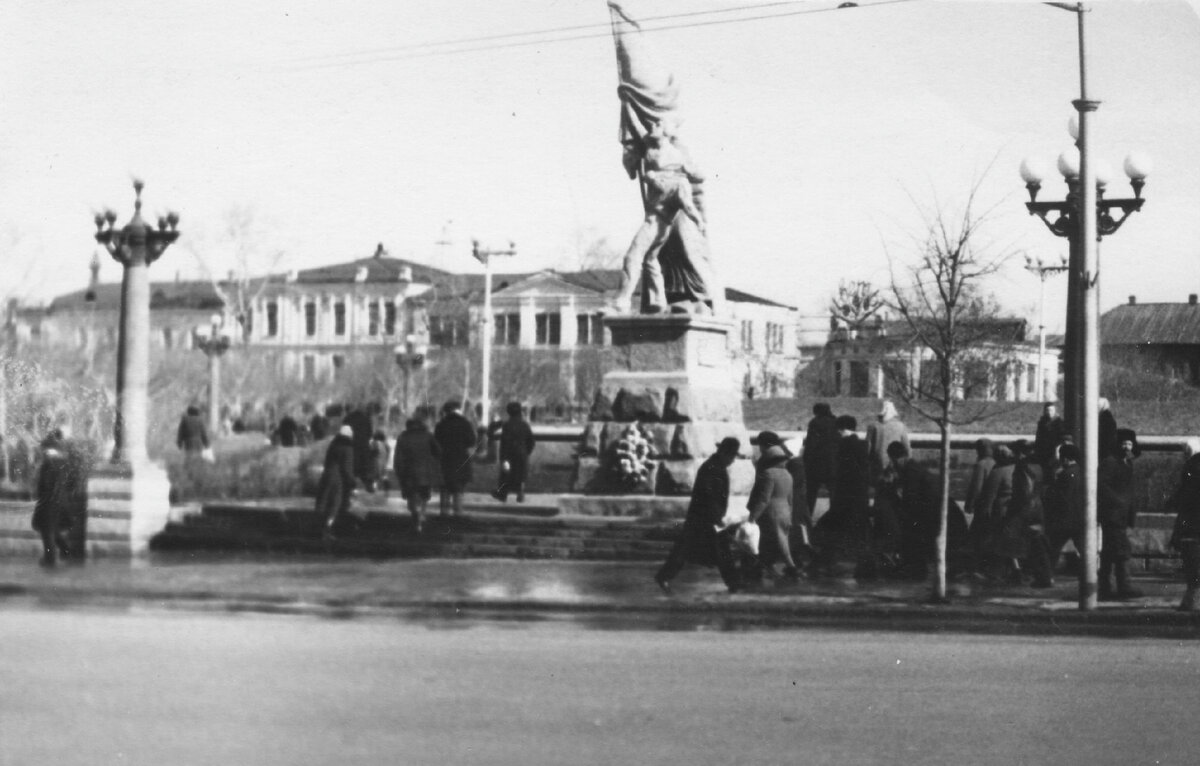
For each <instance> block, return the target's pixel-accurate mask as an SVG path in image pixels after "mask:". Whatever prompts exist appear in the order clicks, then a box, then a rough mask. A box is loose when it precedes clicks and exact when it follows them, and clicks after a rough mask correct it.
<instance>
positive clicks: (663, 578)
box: [654, 436, 742, 593]
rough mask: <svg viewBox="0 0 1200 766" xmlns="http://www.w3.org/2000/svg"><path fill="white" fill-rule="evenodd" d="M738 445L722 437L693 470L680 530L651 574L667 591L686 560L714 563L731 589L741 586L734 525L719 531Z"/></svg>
mask: <svg viewBox="0 0 1200 766" xmlns="http://www.w3.org/2000/svg"><path fill="white" fill-rule="evenodd" d="M741 447H742V443H741V442H740V441H738V440H737V439H735V438H734V437H732V436H728V437H726V438H724V439H722V440H721V443H720V444H718V445H717V451H716V452H715V453H714V454H713V455H712V456H711V457H709V458H708V459H707V460H705V461H704V462H703V463H702V464H701V465H700V470H698V471H697V472H696V481H695V483H694V484H693V485H692V500H691V502H690V503H689V504H688V510H687V517H686V518H685V519H684V521H683V531H682V533H681V534H680V535H679V539H678V540H676V541H675V545H674V546H673V547H672V548H671V552H670V553H669V554H667V560H666V561H665V562H663V565H662V567H660V568H659V570H658V572H657V573H656V574H655V575H654V581H655V582H656V583H658V587H660V588H662V589H663V590H664V591H666V592H668V593H669V592H670V590H671V580H672V579H674V578H675V576H676V575H677V574H679V572H680V571H681V570H682V569H683V566H684V564H687V563H692V564H699V565H700V566H704V567H713V566H715V567H716V568H717V571H719V572H720V573H721V579H722V580H724V581H725V586H726V587H727V588H729V592H730V593H733V592H735V591H737V590H738V589H740V588H741V584H742V583H741V573H740V571H739V569H738V565H737V559H736V557H735V555H734V552H733V533H734V530H735V529H736V526H730V527H727V528H724V529H720V530H719V531H718V528H719V527H720V526H721V525H722V519H724V518H725V512H726V511H727V510H728V508H729V466H731V465H733V461H734V460H735V459H737V456H738V451H739V450H740V449H741Z"/></svg>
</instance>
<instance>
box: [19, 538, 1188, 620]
mask: <svg viewBox="0 0 1200 766" xmlns="http://www.w3.org/2000/svg"><path fill="white" fill-rule="evenodd" d="M655 568H656V567H655V566H654V565H652V564H651V565H647V564H645V563H612V562H582V561H578V562H577V561H545V560H536V561H535V560H511V559H450V560H444V559H425V560H412V559H403V560H402V559H382V560H370V559H348V558H335V557H325V556H278V555H276V556H263V555H248V554H240V555H214V554H193V553H159V554H152V555H150V556H149V557H147V558H144V559H135V560H133V561H128V560H120V559H95V560H92V561H89V562H88V563H86V564H84V565H81V566H69V565H60V566H59V567H58V568H56V569H53V570H45V569H42V568H40V567H38V566H37V564H36V562H35V561H34V560H32V559H29V560H24V559H20V558H16V557H8V558H5V559H2V560H0V608H3V607H5V606H10V607H24V606H30V605H43V606H51V607H63V606H67V607H69V606H83V605H88V606H97V607H107V608H115V609H128V608H131V607H138V608H143V609H145V608H150V609H165V610H181V609H182V610H202V611H208V612H214V611H217V612H263V613H277V614H311V615H319V616H326V617H338V618H352V617H362V618H369V617H385V618H399V619H410V620H418V621H422V620H428V619H432V618H436V619H449V620H454V619H463V620H479V619H486V620H493V621H526V622H535V621H573V622H576V623H580V624H587V625H591V626H595V627H603V628H611V629H622V628H628V629H645V628H653V629H664V630H689V629H691V630H695V629H729V630H741V629H756V628H762V629H769V628H794V627H819V628H834V629H857V630H909V631H913V630H915V631H926V632H939V631H958V632H985V633H1023V634H1041V635H1096V636H1145V637H1161V638H1188V639H1194V638H1198V637H1200V614H1197V613H1181V612H1177V611H1175V609H1174V607H1175V605H1176V604H1177V603H1178V602H1179V599H1180V597H1181V595H1182V591H1183V586H1182V584H1181V583H1180V582H1178V581H1176V580H1174V579H1171V578H1148V577H1147V578H1139V579H1138V580H1136V581H1135V584H1136V585H1137V586H1138V587H1139V588H1140V589H1142V590H1143V591H1144V593H1145V594H1146V596H1145V597H1144V598H1141V599H1137V600H1134V601H1126V602H1111V603H1109V602H1102V603H1101V604H1100V606H1099V608H1098V609H1096V610H1095V611H1091V612H1082V611H1080V610H1079V609H1078V603H1077V595H1076V593H1077V584H1076V582H1075V581H1073V580H1071V579H1068V578H1063V577H1060V578H1058V580H1057V585H1056V586H1055V587H1054V588H1052V589H1049V590H1033V589H1030V588H1028V587H1025V586H1019V585H1003V586H1001V585H990V584H982V583H978V582H975V581H972V580H966V581H961V582H953V583H951V585H950V596H951V603H949V604H946V605H934V604H930V603H928V601H929V598H928V597H929V594H930V587H929V584H928V583H920V582H918V583H912V582H890V581H874V582H868V583H858V582H856V581H855V580H854V579H853V578H851V577H848V576H847V577H844V578H840V579H834V580H823V581H819V582H809V581H802V582H800V583H795V584H783V583H780V584H778V585H776V584H767V585H766V586H764V587H763V588H762V589H760V590H755V591H748V592H743V593H737V594H728V593H727V592H726V591H725V588H724V586H723V585H722V584H721V582H720V579H719V578H718V576H717V574H716V572H715V570H707V569H703V568H696V567H689V568H688V569H685V570H684V573H683V574H682V575H681V576H680V577H679V578H678V579H677V580H676V581H675V583H674V587H673V592H672V593H671V594H664V593H662V592H661V591H659V589H658V588H657V587H656V586H655V584H654V582H653V579H652V575H653V573H654V570H655Z"/></svg>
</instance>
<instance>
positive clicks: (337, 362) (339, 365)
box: [333, 354, 346, 380]
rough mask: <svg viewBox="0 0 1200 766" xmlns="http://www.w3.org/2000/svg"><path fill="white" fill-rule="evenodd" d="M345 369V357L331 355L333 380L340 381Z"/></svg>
mask: <svg viewBox="0 0 1200 766" xmlns="http://www.w3.org/2000/svg"><path fill="white" fill-rule="evenodd" d="M345 369H346V357H344V356H342V355H341V354H334V355H333V379H334V380H341V378H342V372H343V371H344V370H345Z"/></svg>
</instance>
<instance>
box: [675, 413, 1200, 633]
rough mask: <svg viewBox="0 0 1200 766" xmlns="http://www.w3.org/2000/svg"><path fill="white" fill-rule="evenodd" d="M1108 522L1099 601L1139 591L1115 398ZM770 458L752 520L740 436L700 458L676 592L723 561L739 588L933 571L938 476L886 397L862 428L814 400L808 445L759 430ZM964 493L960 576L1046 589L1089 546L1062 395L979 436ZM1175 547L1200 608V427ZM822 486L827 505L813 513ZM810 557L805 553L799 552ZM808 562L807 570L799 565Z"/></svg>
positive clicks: (1132, 440)
mask: <svg viewBox="0 0 1200 766" xmlns="http://www.w3.org/2000/svg"><path fill="white" fill-rule="evenodd" d="M1100 413H1101V414H1100V418H1101V422H1100V424H1099V433H1100V434H1101V443H1100V446H1099V448H1098V449H1099V452H1100V455H1099V457H1100V462H1099V472H1098V479H1097V483H1098V523H1099V527H1100V529H1099V531H1100V539H1101V541H1102V543H1101V548H1100V557H1099V558H1100V569H1099V573H1098V575H1099V576H1098V585H1099V594H1098V595H1099V598H1100V599H1101V600H1126V599H1136V598H1139V597H1140V596H1141V595H1142V594H1141V593H1140V592H1138V591H1137V590H1136V589H1135V588H1133V586H1132V585H1131V582H1130V573H1129V560H1130V556H1131V548H1130V541H1129V537H1128V530H1129V529H1130V528H1132V527H1133V525H1134V522H1135V505H1136V504H1135V499H1136V497H1137V494H1138V487H1137V478H1136V474H1135V472H1134V470H1133V462H1134V460H1136V458H1137V457H1138V455H1140V448H1139V446H1138V441H1137V434H1136V433H1135V432H1134V431H1133V430H1132V429H1128V428H1119V427H1117V424H1116V419H1115V417H1114V416H1113V413H1112V411H1111V409H1110V408H1109V406H1108V403H1107V402H1102V403H1101V407H1100ZM756 442H757V446H758V450H759V458H758V461H757V463H756V471H755V483H754V487H753V489H752V490H751V493H750V498H749V501H748V503H747V508H746V511H747V514H746V516H745V518H742V517H740V516H739V515H738V514H737V513H736V509H735V511H734V512H732V515H731V511H730V509H729V507H728V505H729V497H730V491H729V476H728V469H729V467H730V466H731V465H732V464H733V462H734V461H735V460H736V459H737V457H738V455H739V452H740V450H741V447H742V445H741V444H740V442H738V440H737V439H733V438H730V439H726V440H724V441H722V442H721V443H720V445H718V449H717V452H716V454H714V455H713V456H712V457H710V458H709V459H708V460H707V461H705V463H704V464H703V466H702V467H701V469H700V472H699V474H698V475H697V478H696V482H695V485H694V489H693V493H692V500H691V503H690V505H689V508H688V512H687V517H686V520H685V522H684V525H683V530H682V533H681V535H680V538H679V540H678V541H677V543H676V544H675V546H674V547H673V548H672V550H671V552H670V554H669V555H668V557H667V560H666V562H665V563H664V564H663V566H662V567H661V568H660V569H659V570H658V572H657V573H656V574H655V581H656V582H657V583H658V585H659V586H660V587H661V588H663V589H664V590H670V587H671V586H670V583H671V580H672V579H674V577H675V576H676V575H677V574H678V573H679V571H680V570H681V569H682V568H683V566H684V565H685V564H686V563H688V562H692V563H697V564H700V565H703V566H716V567H717V568H718V569H719V570H720V574H721V577H722V579H723V580H724V582H725V584H726V585H727V587H728V588H729V590H730V591H738V590H741V589H743V588H747V587H757V586H759V585H761V584H762V583H763V581H764V578H766V579H777V580H781V581H787V580H797V579H799V578H800V577H801V576H807V577H809V578H812V579H820V578H826V577H835V576H837V575H838V574H839V568H840V567H845V566H849V565H852V566H853V573H854V576H855V577H856V578H858V579H860V580H869V579H874V578H878V577H894V578H901V579H913V580H920V579H924V578H925V577H927V576H928V575H929V572H930V567H931V565H932V564H933V563H934V560H935V555H936V542H937V536H938V534H939V531H940V530H941V528H942V524H941V509H942V486H941V481H940V479H939V476H938V475H937V474H936V473H935V472H934V471H933V470H930V469H929V468H928V467H926V466H924V465H922V464H921V463H920V462H918V461H917V460H915V459H913V456H912V448H911V446H910V444H909V436H908V429H907V427H906V426H905V425H904V423H903V422H902V421H901V420H900V418H899V416H898V414H897V411H896V408H895V406H894V405H893V404H892V402H890V401H885V402H884V403H883V406H882V408H881V409H880V412H879V414H878V417H877V420H876V422H874V423H871V424H870V425H869V426H868V428H867V431H866V439H865V440H864V439H863V438H861V437H860V436H859V435H858V423H857V421H856V420H855V418H854V417H853V416H850V415H840V416H835V415H834V414H833V412H832V411H831V409H830V407H829V405H828V404H825V403H818V404H816V405H815V406H814V407H813V417H812V419H811V420H810V421H809V422H808V427H807V428H806V429H805V436H804V440H803V446H802V449H801V450H800V455H799V456H797V455H794V454H793V453H792V451H791V450H790V449H789V448H788V446H787V445H786V444H785V443H784V442H783V440H782V439H780V437H779V436H778V434H776V433H774V432H772V431H764V432H762V433H760V434H759V435H758V438H757V439H756ZM975 452H976V461H975V464H974V466H973V467H972V469H971V474H970V479H969V482H968V484H967V487H966V497H965V504H964V505H963V506H960V505H959V504H958V503H957V502H956V501H955V500H954V499H950V501H949V502H948V504H947V517H946V535H947V565H948V569H949V574H950V576H951V577H961V578H973V579H978V580H982V581H993V582H1005V583H1009V584H1025V585H1028V586H1030V587H1032V588H1048V587H1051V586H1052V585H1053V584H1054V579H1053V576H1054V572H1055V570H1056V569H1057V566H1058V561H1059V559H1060V558H1061V557H1062V551H1063V549H1064V548H1065V546H1066V544H1067V542H1069V541H1070V542H1073V544H1074V545H1075V548H1076V550H1082V548H1083V540H1082V534H1083V531H1084V526H1085V522H1084V494H1083V493H1084V486H1083V476H1082V472H1081V467H1080V463H1081V455H1080V451H1079V448H1078V446H1077V445H1075V444H1074V443H1073V442H1072V440H1071V437H1070V435H1069V432H1068V429H1067V428H1066V425H1065V423H1064V422H1063V419H1062V418H1061V416H1059V414H1058V412H1057V408H1056V407H1055V405H1054V404H1047V405H1046V406H1045V408H1044V411H1043V414H1042V417H1041V419H1040V420H1039V422H1038V424H1037V429H1036V433H1035V436H1034V439H1033V441H1032V442H1030V441H1029V440H1027V439H1018V440H1016V441H1014V442H1013V443H1011V444H993V443H992V442H991V441H990V440H988V439H980V440H978V441H977V442H976V444H975ZM1184 454H1185V458H1186V460H1185V465H1184V470H1183V475H1182V478H1181V480H1180V483H1179V488H1178V490H1177V491H1176V493H1175V495H1174V497H1173V498H1172V499H1171V501H1170V503H1169V507H1170V508H1172V509H1174V510H1175V511H1176V512H1177V521H1176V525H1175V530H1174V534H1173V536H1172V539H1171V545H1172V546H1173V547H1174V548H1176V549H1177V550H1179V551H1180V552H1181V554H1182V557H1183V562H1184V576H1185V579H1186V583H1187V591H1186V595H1185V597H1184V601H1183V604H1181V608H1182V609H1188V610H1200V439H1193V440H1189V441H1188V443H1187V445H1186V446H1185V453H1184ZM822 489H824V490H825V491H826V493H827V495H828V497H829V504H828V509H827V510H826V511H825V512H824V513H823V514H821V515H820V516H819V517H818V516H816V510H817V499H818V497H819V495H820V491H821V490H822ZM745 521H749V522H754V523H756V525H757V526H758V538H757V539H758V546H757V550H755V551H753V553H751V552H749V551H748V550H747V549H746V546H741V545H739V544H738V536H739V534H740V532H739V528H740V527H741V526H742V524H743V523H744V522H745ZM800 558H803V559H804V561H798V559H800ZM802 572H804V575H802Z"/></svg>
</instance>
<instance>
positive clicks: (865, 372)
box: [850, 360, 871, 397]
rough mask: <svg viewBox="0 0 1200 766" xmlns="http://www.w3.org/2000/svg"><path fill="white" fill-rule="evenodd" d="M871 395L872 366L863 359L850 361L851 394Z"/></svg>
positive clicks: (859, 395)
mask: <svg viewBox="0 0 1200 766" xmlns="http://www.w3.org/2000/svg"><path fill="white" fill-rule="evenodd" d="M870 395H871V367H870V365H869V364H867V363H866V362H863V361H857V360H854V361H851V362H850V396H858V397H863V396H870Z"/></svg>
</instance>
